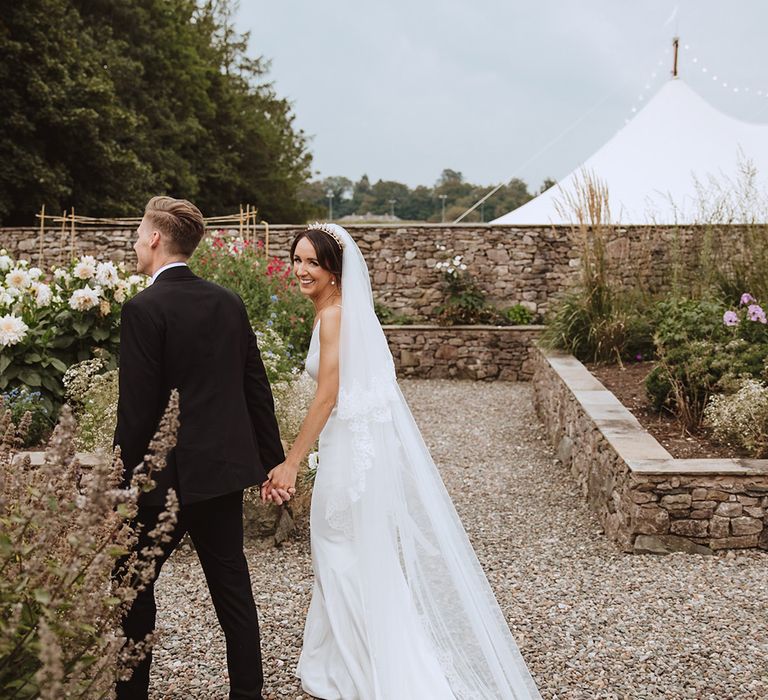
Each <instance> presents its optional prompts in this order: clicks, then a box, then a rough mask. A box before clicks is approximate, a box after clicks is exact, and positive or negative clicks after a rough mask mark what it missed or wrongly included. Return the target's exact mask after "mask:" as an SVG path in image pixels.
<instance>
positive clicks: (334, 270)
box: [291, 228, 343, 288]
mask: <svg viewBox="0 0 768 700" xmlns="http://www.w3.org/2000/svg"><path fill="white" fill-rule="evenodd" d="M302 238H308V239H309V242H310V243H311V244H312V245H313V247H314V248H315V253H316V254H317V262H318V264H319V265H320V267H322V268H323V270H328V272H330V273H331V274H332V275H333V276H334V277H335V278H336V284H337V285H338V286H339V288H341V264H342V259H343V254H342V250H341V248H339V244H338V243H336V239H335V238H333V237H332V236H331V235H330V234H328V233H326V232H325V231H321V230H320V229H317V228H310V229H307V230H306V231H302V232H301V233H299V234H297V235H296V238H294V239H293V243H291V263H293V255H294V253H295V252H296V246H297V245H298V243H299V241H300V240H301V239H302Z"/></svg>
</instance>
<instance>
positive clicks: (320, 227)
mask: <svg viewBox="0 0 768 700" xmlns="http://www.w3.org/2000/svg"><path fill="white" fill-rule="evenodd" d="M307 231H322V232H323V233H327V234H328V235H329V236H330V237H331V238H333V240H334V241H336V245H338V246H339V249H340V250H344V243H343V242H342V240H341V237H340V236H339V234H338V233H336V231H334V230H333V226H331V224H321V223H320V222H319V221H315V222H314V223H312V224H310V225H309V226H307Z"/></svg>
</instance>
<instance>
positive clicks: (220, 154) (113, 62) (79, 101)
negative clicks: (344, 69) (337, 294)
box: [0, 0, 311, 223]
mask: <svg viewBox="0 0 768 700" xmlns="http://www.w3.org/2000/svg"><path fill="white" fill-rule="evenodd" d="M0 7H1V8H2V9H0V99H3V104H4V105H5V110H4V111H3V113H2V115H3V116H2V117H0V118H2V120H3V124H2V129H1V130H0V219H2V220H3V221H4V222H5V223H22V222H29V221H30V220H31V217H32V213H33V212H34V211H35V210H37V208H38V207H39V205H40V203H41V202H45V203H46V204H47V205H48V206H49V210H51V209H53V210H54V211H55V210H58V209H60V208H62V207H63V206H69V205H74V206H75V207H76V208H77V209H78V210H79V211H82V212H84V213H88V214H93V215H121V214H135V213H136V210H137V208H139V207H141V206H142V205H143V203H144V202H145V201H146V199H147V197H148V196H150V195H151V194H155V193H158V192H164V193H167V194H171V195H175V196H180V197H187V198H190V199H194V200H195V201H196V202H197V203H198V204H199V205H200V206H201V208H202V209H203V210H204V211H205V212H206V213H209V214H214V213H223V212H225V211H233V210H236V209H237V206H238V204H239V203H240V202H245V201H250V202H252V203H254V204H256V205H257V206H259V208H260V210H261V212H262V215H263V216H265V218H268V219H269V220H271V221H276V222H277V221H290V220H301V219H302V218H303V217H304V215H305V213H306V211H307V207H306V205H305V204H303V203H302V202H301V201H300V198H299V189H300V187H301V186H302V185H303V184H304V183H305V182H306V181H307V180H308V179H309V172H310V170H309V166H310V163H311V155H310V154H309V152H308V150H307V143H306V138H305V136H304V134H303V133H302V132H301V131H300V130H298V129H296V128H295V126H294V116H293V113H292V109H291V106H290V104H289V103H288V102H287V101H285V100H283V99H280V98H278V96H277V94H276V91H275V88H274V86H273V85H272V84H271V83H270V82H268V81H267V80H266V75H267V69H268V64H267V63H266V62H265V61H263V60H262V59H252V58H249V57H248V56H247V54H246V51H247V46H248V36H247V35H238V34H237V33H236V32H235V31H234V29H233V28H232V23H231V17H232V14H233V8H234V5H233V3H232V2H231V0H217V1H216V2H213V0H210V1H208V2H205V3H203V4H198V3H196V2H195V1H194V0H29V1H28V2H24V3H10V2H7V3H2V5H1V6H0Z"/></svg>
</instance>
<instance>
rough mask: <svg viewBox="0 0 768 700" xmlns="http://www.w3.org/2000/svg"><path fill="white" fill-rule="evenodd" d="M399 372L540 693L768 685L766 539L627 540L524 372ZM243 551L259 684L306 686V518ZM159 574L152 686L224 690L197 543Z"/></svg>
mask: <svg viewBox="0 0 768 700" xmlns="http://www.w3.org/2000/svg"><path fill="white" fill-rule="evenodd" d="M402 387H403V391H404V393H405V394H406V396H407V397H408V400H409V402H410V405H411V409H412V410H413V413H414V415H415V417H416V420H417V421H418V423H419V425H420V427H421V429H422V430H423V432H424V435H425V438H426V440H427V442H428V444H429V446H430V449H431V450H432V454H433V456H434V458H435V461H436V462H437V463H438V465H439V466H440V468H441V471H442V473H443V478H444V479H445V482H446V485H447V487H448V490H449V492H450V493H451V495H452V497H453V498H454V501H455V503H456V506H457V509H458V511H459V514H460V515H461V517H462V520H463V521H464V523H465V524H466V526H467V528H468V531H469V534H470V537H471V539H472V542H473V544H474V545H475V548H476V551H477V554H478V557H479V558H480V561H481V562H482V564H483V566H484V568H485V571H486V573H487V575H488V577H489V579H490V581H491V584H492V585H493V588H494V590H495V591H496V594H497V597H498V599H499V601H500V603H501V606H502V609H503V610H504V613H505V614H506V616H507V619H508V620H509V623H510V627H511V629H512V631H513V633H514V635H515V638H516V639H517V641H518V644H519V646H520V649H521V651H522V653H523V655H524V657H525V659H526V661H527V662H528V666H529V668H530V669H531V672H532V674H533V676H534V678H535V679H536V681H537V683H538V685H539V688H540V690H541V693H542V696H543V697H544V698H546V699H548V700H550V699H551V700H563V699H565V698H567V699H569V700H598V699H601V700H602V699H605V700H608V699H616V700H650V699H651V698H653V699H658V700H661V699H664V700H675V699H677V698H697V699H700V700H726V699H731V698H733V699H736V700H750V699H754V700H762V699H764V698H767V697H768V629H767V626H766V622H768V583H767V577H768V555H766V554H763V553H759V552H754V551H752V552H740V553H728V554H722V555H718V556H711V557H700V556H690V555H684V554H673V555H670V556H666V557H654V556H650V555H649V556H638V555H629V554H622V553H621V552H618V551H617V550H616V548H615V547H614V546H613V545H612V544H611V543H610V542H609V541H607V540H606V539H605V537H604V536H603V535H602V534H601V530H600V526H599V523H598V522H597V520H596V519H595V518H594V517H593V516H592V515H591V514H590V512H589V511H588V510H587V508H586V506H585V505H584V504H583V503H582V501H581V499H580V498H579V497H578V495H577V493H576V490H575V486H574V483H573V482H572V481H571V479H570V477H569V475H568V474H566V473H564V472H563V470H562V469H561V468H560V466H559V465H558V464H557V463H556V462H555V461H554V460H553V457H552V451H551V450H550V449H549V448H548V447H547V445H546V444H545V443H544V442H543V441H542V437H541V434H542V430H541V426H540V424H539V421H538V419H537V418H536V415H535V413H534V410H533V407H532V396H531V393H532V390H531V387H530V385H527V384H513V383H501V382H496V383H492V384H491V383H488V384H485V383H471V382H451V381H436V380H428V381H425V380H408V381H403V382H402ZM248 555H249V562H250V566H251V575H252V578H253V587H254V592H255V596H256V603H257V606H258V608H259V613H260V619H261V626H262V639H263V651H264V658H265V669H266V673H267V676H268V680H267V688H266V697H267V698H289V699H291V700H293V699H298V698H307V696H306V695H305V694H303V693H302V692H301V688H300V686H299V684H298V681H297V680H296V679H294V678H293V668H294V667H295V663H296V659H297V656H298V652H299V648H300V644H301V632H302V625H303V621H304V616H305V614H306V609H307V606H308V604H309V594H310V590H311V582H312V572H311V565H310V560H309V546H308V541H307V537H306V533H303V535H302V536H301V537H300V538H299V539H297V540H296V541H294V542H291V543H289V544H287V545H285V546H283V547H282V548H280V549H268V550H260V549H259V548H258V547H255V546H253V547H251V548H250V549H249V550H248ZM157 590H158V599H159V609H160V613H159V620H160V625H161V626H160V631H161V633H162V641H161V642H160V647H159V649H157V651H156V653H155V664H154V667H153V695H152V698H154V699H157V700H159V699H160V698H163V699H166V698H173V699H181V698H184V699H187V698H196V699H200V700H205V699H208V698H211V699H214V698H215V699H217V700H218V699H220V698H225V697H226V689H227V685H226V667H225V662H224V651H223V637H222V635H221V632H220V631H219V627H218V624H217V622H216V618H215V615H214V613H213V608H212V606H211V603H210V599H209V597H208V592H207V589H206V587H205V583H204V580H203V577H202V572H201V570H200V567H199V564H198V562H197V559H196V557H195V556H194V555H190V554H186V553H184V552H178V553H177V554H175V555H174V556H173V557H172V559H171V560H170V561H169V562H168V564H167V565H166V567H165V569H164V571H163V575H162V576H161V578H160V581H159V583H158V588H157ZM387 700H390V699H387ZM391 700H396V699H395V698H393V699H391Z"/></svg>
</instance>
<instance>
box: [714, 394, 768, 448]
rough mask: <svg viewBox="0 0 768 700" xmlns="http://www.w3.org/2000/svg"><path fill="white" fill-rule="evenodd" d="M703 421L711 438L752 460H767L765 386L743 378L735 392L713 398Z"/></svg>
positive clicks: (767, 437) (767, 435)
mask: <svg viewBox="0 0 768 700" xmlns="http://www.w3.org/2000/svg"><path fill="white" fill-rule="evenodd" d="M704 421H705V425H706V426H707V427H708V428H711V429H712V433H713V435H714V437H715V438H716V439H717V440H719V441H721V442H723V443H725V444H730V445H734V446H736V447H737V448H741V449H744V450H746V451H747V452H748V453H749V454H751V456H752V457H753V458H755V459H764V458H765V457H768V387H766V385H765V382H761V381H758V380H756V379H743V380H742V381H741V382H740V383H739V386H738V388H737V390H736V392H735V393H733V394H730V395H716V396H713V397H712V399H711V400H710V402H709V404H708V405H707V407H706V409H705V410H704Z"/></svg>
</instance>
